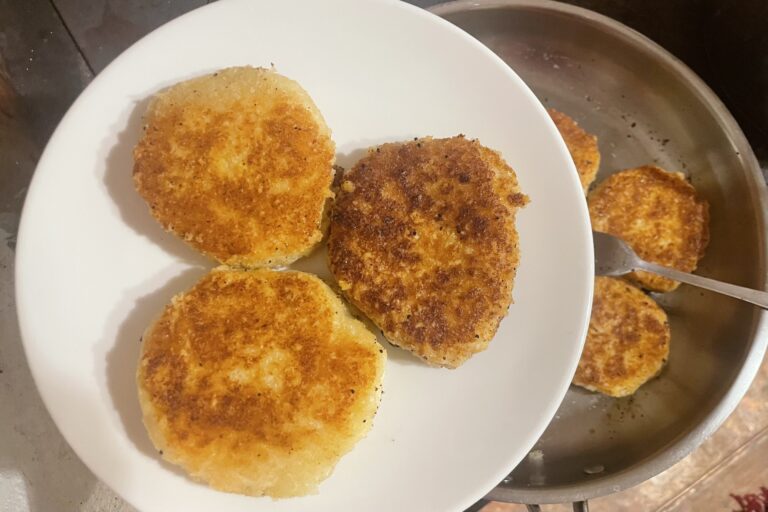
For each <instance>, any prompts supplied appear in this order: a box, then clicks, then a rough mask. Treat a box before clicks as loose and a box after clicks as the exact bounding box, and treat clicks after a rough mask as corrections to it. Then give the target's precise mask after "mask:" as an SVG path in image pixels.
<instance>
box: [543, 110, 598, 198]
mask: <svg viewBox="0 0 768 512" xmlns="http://www.w3.org/2000/svg"><path fill="white" fill-rule="evenodd" d="M548 112H549V115H550V117H552V120H553V121H554V122H555V126H557V129H558V130H559V131H560V135H562V137H563V140H564V141H565V145H566V146H568V151H569V152H570V153H571V158H573V163H574V164H575V165H576V171H578V173H579V181H581V187H582V188H583V189H584V193H585V194H586V193H587V190H589V186H590V185H591V184H592V182H593V181H595V176H597V170H598V169H599V167H600V150H599V149H598V147H597V137H596V136H594V135H592V134H590V133H587V132H586V131H584V129H583V128H582V127H580V126H579V124H578V123H577V122H576V121H574V120H573V118H571V117H570V116H568V115H566V114H563V113H562V112H558V111H557V110H555V109H553V108H551V109H549V110H548Z"/></svg>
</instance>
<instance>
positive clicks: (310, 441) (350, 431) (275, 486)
mask: <svg viewBox="0 0 768 512" xmlns="http://www.w3.org/2000/svg"><path fill="white" fill-rule="evenodd" d="M142 345H143V346H142V354H141V359H140V363H139V368H138V372H137V383H138V388H139V400H140V403H141V408H142V411H143V413H144V424H145V425H146V427H147V431H148V432H149V436H150V438H151V439H152V442H153V443H154V445H155V447H156V448H157V449H158V450H159V451H160V453H161V455H162V456H163V458H164V459H166V460H167V461H169V462H171V463H173V464H178V465H179V466H181V467H182V468H183V469H184V470H185V471H186V472H187V473H189V474H190V475H191V476H192V477H193V478H194V479H196V480H199V481H202V482H205V483H207V484H208V485H210V486H211V487H213V488H215V489H219V490H222V491H229V492H235V493H242V494H248V495H253V496H261V495H268V496H272V497H288V496H301V495H305V494H308V493H312V492H316V489H317V486H318V484H319V483H320V482H321V481H322V480H324V479H325V478H326V477H328V476H329V475H330V474H331V472H332V471H333V468H334V466H335V465H336V463H337V461H338V460H339V458H340V457H341V456H342V455H344V454H345V453H347V452H348V451H349V450H350V449H351V448H352V447H353V446H354V445H355V443H356V442H357V441H358V440H359V439H361V438H362V437H364V436H365V435H366V433H367V432H368V430H369V429H370V427H371V423H372V419H373V416H374V414H375V412H376V409H377V407H378V403H379V398H380V395H381V381H382V374H383V371H384V363H385V359H386V355H385V353H384V350H383V348H382V347H381V345H379V344H378V342H377V341H376V337H375V335H374V334H373V333H371V332H370V331H368V330H367V329H366V328H365V326H364V325H363V324H362V322H360V321H358V320H356V319H354V318H352V317H351V316H350V315H349V313H348V311H347V310H346V308H345V306H344V304H343V303H342V301H341V299H340V298H339V297H338V296H337V295H336V294H335V293H334V292H333V291H332V290H331V289H330V288H329V287H328V286H327V285H326V284H325V283H323V282H322V281H321V280H320V279H318V278H316V277H314V276H312V275H310V274H304V273H301V272H287V271H286V272H277V271H272V270H266V269H261V270H252V271H247V270H231V269H226V268H224V267H219V268H218V269H214V270H213V271H212V272H211V273H210V274H208V275H207V276H205V277H204V278H203V279H202V280H201V281H200V282H198V283H197V284H196V285H195V286H194V287H193V288H192V289H190V290H189V291H187V292H185V293H182V294H179V295H177V296H176V297H174V298H173V301H172V302H171V304H169V305H168V306H167V307H166V308H165V310H164V311H163V313H162V315H161V316H160V318H159V319H158V320H157V321H156V322H155V323H154V324H153V325H152V326H151V327H150V328H149V329H148V330H147V332H146V333H145V335H144V338H143V344H142Z"/></svg>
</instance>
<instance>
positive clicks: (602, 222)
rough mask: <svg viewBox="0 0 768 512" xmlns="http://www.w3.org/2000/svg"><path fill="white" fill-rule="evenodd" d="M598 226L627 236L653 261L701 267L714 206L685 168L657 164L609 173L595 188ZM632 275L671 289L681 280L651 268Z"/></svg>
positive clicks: (593, 210) (592, 208)
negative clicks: (669, 168) (688, 177)
mask: <svg viewBox="0 0 768 512" xmlns="http://www.w3.org/2000/svg"><path fill="white" fill-rule="evenodd" d="M588 201H589V214H590V218H591V219H592V229H594V230H595V231H601V232H603V233H610V234H612V235H615V236H618V237H619V238H622V239H623V240H625V241H626V242H627V243H628V244H629V245H630V246H631V247H632V248H633V249H634V250H635V252H637V254H638V255H639V256H640V257H641V258H643V259H646V260H648V261H652V262H654V263H658V264H660V265H664V266H667V267H673V268H676V269H678V270H682V271H684V272H692V271H693V270H695V269H696V265H697V264H698V262H699V260H700V259H701V258H702V256H704V250H705V249H706V247H707V243H708V241H709V226H708V224H709V206H708V204H707V202H706V201H705V200H704V199H701V198H700V197H698V196H697V195H696V190H695V189H694V188H693V186H692V185H691V184H690V183H688V182H687V181H686V180H685V178H684V177H683V175H682V174H680V173H671V172H667V171H665V170H664V169H661V168H659V167H656V166H654V165H646V166H643V167H638V168H636V169H628V170H625V171H621V172H618V173H616V174H613V175H611V176H609V177H608V178H607V179H606V180H604V181H603V182H601V183H600V184H599V185H598V186H597V188H595V190H593V191H592V192H591V193H590V194H589V198H588ZM629 278H630V279H631V280H632V281H634V282H635V283H637V284H639V285H640V286H642V287H643V288H647V289H649V290H654V291H659V292H668V291H672V290H674V289H675V288H677V285H678V284H679V283H677V282H676V281H672V280H670V279H666V278H664V277H660V276H657V275H654V274H648V273H646V272H634V273H632V274H630V275H629Z"/></svg>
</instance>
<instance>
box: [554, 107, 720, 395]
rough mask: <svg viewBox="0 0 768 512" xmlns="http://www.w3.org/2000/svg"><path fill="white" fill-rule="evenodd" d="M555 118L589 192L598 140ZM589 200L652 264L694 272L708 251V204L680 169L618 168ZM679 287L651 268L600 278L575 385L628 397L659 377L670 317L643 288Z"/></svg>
mask: <svg viewBox="0 0 768 512" xmlns="http://www.w3.org/2000/svg"><path fill="white" fill-rule="evenodd" d="M550 115H551V116H552V119H553V120H554V122H555V125H556V126H557V128H558V130H560V132H561V135H562V136H563V139H564V140H565V143H566V145H567V147H568V150H569V151H570V153H571V156H572V158H573V160H574V163H575V165H576V169H577V171H578V173H579V178H580V180H581V184H582V187H583V188H584V191H585V192H586V191H587V189H588V188H589V186H590V184H591V183H592V181H593V180H594V179H595V176H596V173H597V168H598V165H599V162H600V153H599V151H598V148H597V137H595V136H594V135H591V134H589V133H587V132H585V131H584V130H583V129H582V128H580V127H579V126H578V124H577V123H576V121H574V120H573V119H571V118H570V117H569V116H567V115H566V114H563V113H561V112H558V111H556V110H550ZM588 203H589V213H590V219H591V222H592V229H593V230H595V231H601V232H605V233H610V234H612V235H615V236H617V237H619V238H621V239H622V240H624V241H626V242H627V243H628V244H629V245H630V246H631V247H632V248H633V249H634V250H635V252H637V254H638V255H640V257H642V258H644V259H646V260H648V261H652V262H654V263H659V264H661V265H666V266H668V267H673V268H676V269H678V270H682V271H685V272H692V271H693V270H695V268H696V265H697V264H698V261H699V260H700V259H701V257H702V256H703V255H704V249H705V248H706V246H707V242H708V240H709V230H708V221H709V214H708V206H707V203H706V201H704V200H703V199H701V198H699V197H698V194H697V193H696V190H695V189H694V188H693V186H692V185H691V184H690V183H689V182H688V181H687V180H686V179H685V178H684V176H683V175H682V174H680V173H672V172H667V171H665V170H664V169H661V168H660V167H656V166H652V165H649V166H643V167H638V168H634V169H626V170H623V171H619V172H617V173H614V174H612V175H611V176H609V177H608V178H606V179H605V180H603V181H602V182H601V183H599V184H598V186H597V187H595V189H594V190H593V191H592V192H591V193H590V194H589V196H588ZM628 281H629V282H628ZM635 285H637V286H635ZM677 285H678V283H676V282H674V281H671V280H669V279H665V278H663V277H659V276H656V275H653V274H648V273H645V272H635V273H632V274H630V275H629V276H627V279H626V280H624V279H618V278H612V277H598V278H596V279H595V290H594V299H593V304H592V316H591V318H590V323H589V331H588V333H587V340H586V343H585V345H584V351H583V353H582V356H581V360H580V361H579V366H578V368H577V370H576V375H575V376H574V378H573V383H574V384H576V385H578V386H582V387H584V388H587V389H589V390H592V391H599V392H601V393H603V394H606V395H608V396H613V397H622V396H628V395H631V394H633V393H634V392H635V391H637V389H638V388H639V387H640V386H642V385H643V384H644V383H646V382H647V381H648V380H650V379H651V378H653V377H655V376H656V375H658V374H659V373H660V372H661V370H662V369H663V367H664V365H665V364H666V362H667V359H668V357H669V346H670V338H671V334H670V328H669V322H668V320H667V314H666V313H665V312H664V310H663V309H662V308H661V307H660V306H659V305H658V304H657V303H656V302H655V301H654V300H653V298H652V297H650V296H649V295H647V294H645V293H644V292H643V291H642V290H641V289H640V288H644V289H646V290H648V291H653V292H667V291H672V290H674V289H675V288H676V287H677ZM638 286H639V287H640V288H638Z"/></svg>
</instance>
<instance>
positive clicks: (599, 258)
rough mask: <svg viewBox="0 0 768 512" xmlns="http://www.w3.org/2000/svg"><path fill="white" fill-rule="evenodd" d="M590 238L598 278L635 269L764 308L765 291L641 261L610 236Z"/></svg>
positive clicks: (767, 304) (767, 300)
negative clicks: (592, 242) (593, 246)
mask: <svg viewBox="0 0 768 512" xmlns="http://www.w3.org/2000/svg"><path fill="white" fill-rule="evenodd" d="M592 238H593V240H594V243H595V274H597V275H599V276H621V275H624V274H627V273H629V272H633V271H635V270H644V271H646V272H652V273H654V274H658V275H660V276H662V277H667V278H669V279H674V280H675V281H680V282H681V283H686V284H690V285H693V286H698V287H699V288H704V289H706V290H711V291H713V292H717V293H722V294H723V295H728V296H730V297H735V298H737V299H741V300H743V301H746V302H750V303H752V304H754V305H756V306H760V307H761V308H763V309H768V293H766V292H761V291H759V290H752V289H750V288H744V287H743V286H736V285H734V284H728V283H722V282H720V281H716V280H714V279H709V278H707V277H701V276H696V275H693V274H688V273H687V272H680V271H679V270H675V269H672V268H667V267H662V266H661V265H657V264H655V263H650V262H647V261H644V260H642V259H640V257H639V256H638V255H637V254H635V251H633V250H632V248H631V247H629V245H627V243H626V242H624V240H621V239H620V238H616V237H615V236H613V235H608V234H606V233H599V232H597V231H593V232H592Z"/></svg>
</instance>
